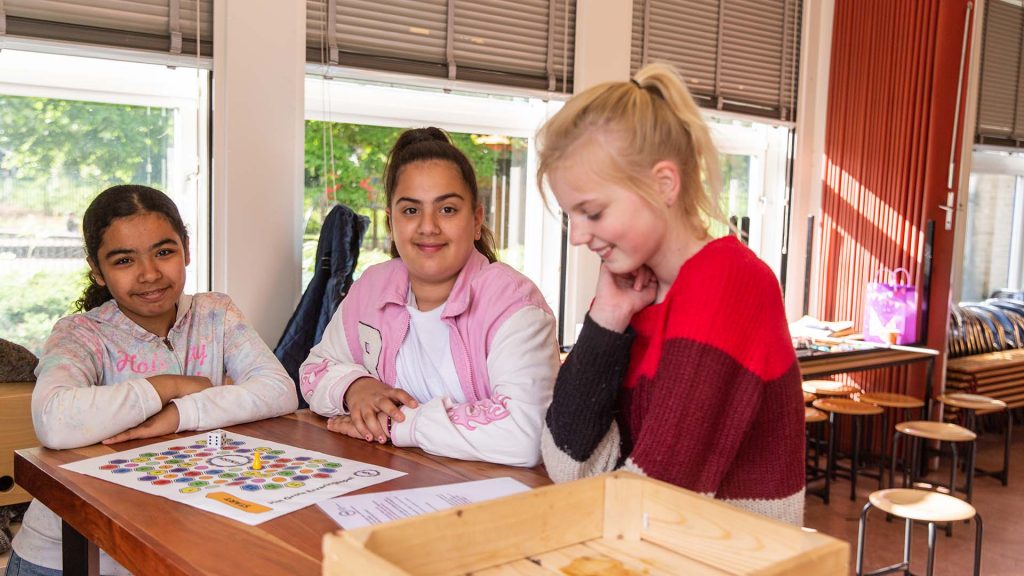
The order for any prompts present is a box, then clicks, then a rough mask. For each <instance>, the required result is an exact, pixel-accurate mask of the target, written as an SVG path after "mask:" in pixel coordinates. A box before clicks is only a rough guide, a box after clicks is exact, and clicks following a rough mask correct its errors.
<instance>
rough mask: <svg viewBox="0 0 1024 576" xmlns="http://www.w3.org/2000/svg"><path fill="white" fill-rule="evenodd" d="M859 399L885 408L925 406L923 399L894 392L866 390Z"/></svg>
mask: <svg viewBox="0 0 1024 576" xmlns="http://www.w3.org/2000/svg"><path fill="white" fill-rule="evenodd" d="M857 399H858V400H860V401H861V402H867V403H868V404H874V405H875V406H881V407H883V408H920V407H922V406H924V401H923V400H920V399H918V398H914V397H913V396H907V395H906V394H895V393H892V392H865V393H864V394H861V395H860V396H859V397H858V398H857Z"/></svg>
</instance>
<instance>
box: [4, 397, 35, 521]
mask: <svg viewBox="0 0 1024 576" xmlns="http://www.w3.org/2000/svg"><path fill="white" fill-rule="evenodd" d="M32 387H33V383H32V382H0V506H6V505H8V504H18V503H21V502H28V501H29V500H31V499H32V496H29V493H28V492H26V491H25V489H24V488H22V487H21V486H18V485H17V484H14V483H13V482H14V451H15V450H18V449H21V448H32V447H34V446H39V440H37V439H36V432H35V429H34V428H33V427H32Z"/></svg>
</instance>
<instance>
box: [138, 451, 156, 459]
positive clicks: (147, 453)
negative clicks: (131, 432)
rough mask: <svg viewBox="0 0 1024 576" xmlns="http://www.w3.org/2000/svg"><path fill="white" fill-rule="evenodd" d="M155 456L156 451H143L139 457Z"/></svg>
mask: <svg viewBox="0 0 1024 576" xmlns="http://www.w3.org/2000/svg"><path fill="white" fill-rule="evenodd" d="M153 456H156V452H143V453H142V454H139V458H152V457H153Z"/></svg>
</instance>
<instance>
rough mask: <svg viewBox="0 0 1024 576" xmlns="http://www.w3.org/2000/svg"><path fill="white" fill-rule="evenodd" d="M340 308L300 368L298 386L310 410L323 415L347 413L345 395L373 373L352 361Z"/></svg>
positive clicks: (341, 308) (342, 309)
mask: <svg viewBox="0 0 1024 576" xmlns="http://www.w3.org/2000/svg"><path fill="white" fill-rule="evenodd" d="M344 309H345V306H344V305H342V306H339V307H338V310H337V312H335V313H334V317H333V318H331V321H330V322H328V324H327V328H325V329H324V335H323V338H321V340H320V343H319V344H317V345H316V346H313V349H312V350H310V351H309V357H308V358H306V361H305V362H303V363H302V366H301V367H299V387H300V388H301V390H302V397H303V398H305V399H306V402H307V403H309V409H310V410H312V411H313V412H315V413H317V414H319V415H321V416H327V417H331V416H338V415H339V414H348V410H346V409H345V405H344V399H345V392H347V391H348V387H349V386H350V385H352V383H353V382H355V381H356V380H357V379H359V378H363V377H365V376H371V377H374V378H376V377H377V375H375V374H371V373H370V371H369V370H367V369H366V368H365V367H364V366H363V365H362V364H361V363H360V362H358V361H357V360H355V359H353V358H352V354H351V352H349V347H348V340H347V339H346V337H345V323H344V322H343V319H342V313H343V311H344Z"/></svg>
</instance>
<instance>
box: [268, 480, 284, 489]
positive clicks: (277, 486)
mask: <svg viewBox="0 0 1024 576" xmlns="http://www.w3.org/2000/svg"><path fill="white" fill-rule="evenodd" d="M263 487H264V488H265V489H267V490H278V489H280V488H284V486H282V485H281V484H278V483H276V482H269V483H267V484H264V485H263Z"/></svg>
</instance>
